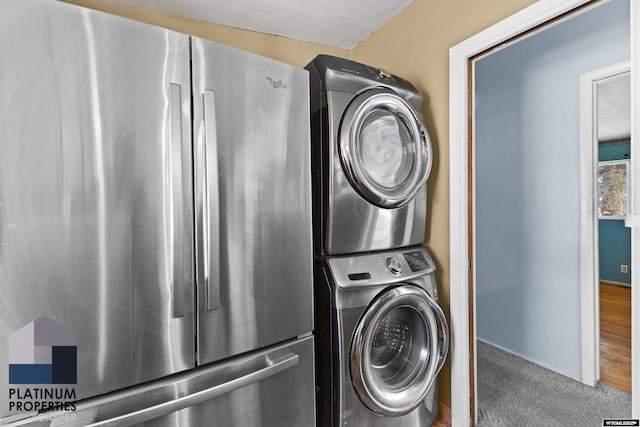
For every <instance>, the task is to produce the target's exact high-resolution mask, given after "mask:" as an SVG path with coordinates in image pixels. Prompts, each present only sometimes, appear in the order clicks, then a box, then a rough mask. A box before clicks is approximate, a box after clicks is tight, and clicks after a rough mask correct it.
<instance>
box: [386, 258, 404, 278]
mask: <svg viewBox="0 0 640 427" xmlns="http://www.w3.org/2000/svg"><path fill="white" fill-rule="evenodd" d="M387 269H388V270H389V271H390V272H392V273H393V274H395V275H396V276H397V275H398V274H400V273H402V264H401V263H400V260H398V258H396V257H392V256H390V257H389V258H387Z"/></svg>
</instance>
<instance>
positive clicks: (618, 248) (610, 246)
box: [598, 141, 631, 284]
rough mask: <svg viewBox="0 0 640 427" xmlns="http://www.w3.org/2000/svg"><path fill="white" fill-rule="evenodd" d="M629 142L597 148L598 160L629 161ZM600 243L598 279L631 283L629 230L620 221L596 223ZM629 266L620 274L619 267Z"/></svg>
mask: <svg viewBox="0 0 640 427" xmlns="http://www.w3.org/2000/svg"><path fill="white" fill-rule="evenodd" d="M630 150H631V146H630V144H629V142H622V141H621V143H619V144H607V145H601V146H599V147H598V160H599V161H607V160H622V159H629V157H630ZM598 228H599V235H600V242H599V254H600V279H601V280H607V281H611V282H620V283H629V284H630V283H631V230H630V229H629V228H626V227H625V226H624V220H621V219H601V220H599V221H598ZM622 264H625V265H628V266H629V270H628V273H621V272H620V265H622Z"/></svg>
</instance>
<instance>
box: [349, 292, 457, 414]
mask: <svg viewBox="0 0 640 427" xmlns="http://www.w3.org/2000/svg"><path fill="white" fill-rule="evenodd" d="M433 305H436V306H437V304H436V303H435V301H433V299H431V297H430V296H429V295H428V294H427V293H426V292H425V291H424V290H423V289H421V288H418V287H416V286H413V285H401V286H398V287H394V288H391V289H389V290H386V291H384V292H383V293H382V294H381V295H379V296H378V297H376V299H375V300H374V301H373V302H372V303H371V304H370V305H369V307H367V309H366V310H365V312H364V314H363V316H362V318H361V319H360V322H359V323H358V326H357V328H356V332H355V334H354V336H353V340H352V343H351V355H350V365H351V379H352V382H353V384H354V387H355V390H356V393H357V394H358V397H359V398H360V400H362V402H363V403H364V404H365V405H366V406H367V407H368V408H369V409H370V410H371V411H373V412H375V413H377V414H380V415H385V416H394V415H402V414H406V413H407V412H410V411H411V410H413V409H414V408H415V407H416V406H418V405H419V404H420V403H421V402H422V401H423V400H424V399H425V398H426V395H427V393H428V392H429V390H430V388H431V386H432V385H433V383H434V381H435V379H436V376H437V374H438V371H439V370H440V368H441V367H442V364H441V363H440V362H442V361H443V360H441V356H440V355H439V353H440V352H439V349H438V332H439V329H438V328H439V326H438V318H437V316H438V314H437V313H435V312H434V309H433V308H432V307H433ZM445 345H446V344H445ZM445 355H446V353H445Z"/></svg>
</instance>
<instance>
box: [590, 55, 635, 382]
mask: <svg viewBox="0 0 640 427" xmlns="http://www.w3.org/2000/svg"><path fill="white" fill-rule="evenodd" d="M630 70H631V62H630V61H624V62H620V63H617V64H612V65H609V66H607V67H602V68H598V69H596V70H593V71H589V72H586V73H583V74H581V75H580V331H581V334H580V335H581V339H580V342H581V349H580V353H581V372H582V373H581V379H582V382H583V383H585V384H587V385H590V386H595V384H596V382H597V381H598V380H599V379H600V346H599V343H600V322H599V320H600V306H599V301H600V292H599V290H600V274H599V271H600V268H599V262H598V260H599V249H598V244H599V239H598V235H599V233H598V214H597V212H598V198H597V186H596V176H597V164H598V141H597V129H598V127H597V125H598V121H597V119H598V116H597V112H598V110H597V107H598V104H597V102H598V99H597V89H596V86H595V84H596V83H598V82H600V81H604V80H609V79H612V78H616V77H619V76H622V75H625V74H628V73H629V72H630Z"/></svg>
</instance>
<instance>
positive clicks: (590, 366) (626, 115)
mask: <svg viewBox="0 0 640 427" xmlns="http://www.w3.org/2000/svg"><path fill="white" fill-rule="evenodd" d="M630 80H631V76H630V65H629V62H628V61H625V62H622V63H618V64H613V65H610V66H607V67H604V68H600V69H596V70H593V71H590V72H588V73H585V74H583V75H582V76H581V77H580V153H581V155H580V162H581V185H580V187H581V199H582V200H583V201H584V203H582V204H581V211H580V223H581V253H580V256H581V267H582V268H581V307H582V313H581V323H582V325H581V328H582V381H583V382H585V383H587V384H589V385H594V384H595V382H596V381H598V379H600V380H601V381H602V382H604V383H606V384H609V385H611V386H613V387H616V388H618V389H621V390H624V391H626V392H631V372H630V369H631V342H630V341H631V301H630V299H631V295H630V294H631V292H630V289H629V287H630V286H631V268H632V266H631V230H630V229H629V228H626V227H625V225H624V218H625V216H626V214H627V211H628V208H629V203H628V202H629V199H630V197H629V194H630V187H631V184H632V183H631V182H630V180H629V169H630V168H629V162H630V156H631V152H630V149H631V144H630V142H631V140H630V137H631V105H630V96H629V94H630V92H631V81H630Z"/></svg>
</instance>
